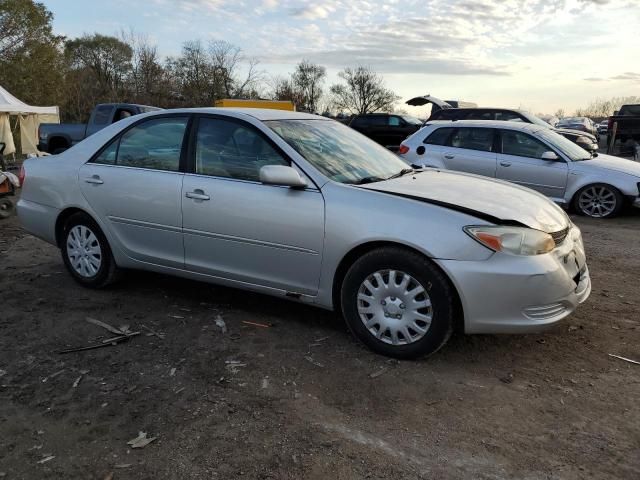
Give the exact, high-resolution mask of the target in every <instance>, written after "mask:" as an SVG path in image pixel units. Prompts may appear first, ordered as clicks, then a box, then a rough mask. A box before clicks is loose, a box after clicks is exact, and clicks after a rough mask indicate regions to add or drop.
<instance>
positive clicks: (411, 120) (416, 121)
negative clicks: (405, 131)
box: [402, 115, 422, 125]
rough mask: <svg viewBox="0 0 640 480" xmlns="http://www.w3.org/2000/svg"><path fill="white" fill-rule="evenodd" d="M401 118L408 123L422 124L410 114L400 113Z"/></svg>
mask: <svg viewBox="0 0 640 480" xmlns="http://www.w3.org/2000/svg"><path fill="white" fill-rule="evenodd" d="M402 118H404V121H405V122H407V123H408V124H409V125H422V120H420V119H418V118H416V117H412V116H411V115H402Z"/></svg>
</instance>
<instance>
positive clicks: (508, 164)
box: [500, 162, 511, 167]
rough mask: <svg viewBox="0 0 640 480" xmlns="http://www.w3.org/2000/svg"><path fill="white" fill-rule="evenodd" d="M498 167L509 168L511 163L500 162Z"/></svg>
mask: <svg viewBox="0 0 640 480" xmlns="http://www.w3.org/2000/svg"><path fill="white" fill-rule="evenodd" d="M500 165H502V166H503V167H510V166H511V162H500Z"/></svg>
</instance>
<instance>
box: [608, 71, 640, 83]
mask: <svg viewBox="0 0 640 480" xmlns="http://www.w3.org/2000/svg"><path fill="white" fill-rule="evenodd" d="M611 79H612V80H638V81H640V73H636V72H624V73H621V74H620V75H616V76H615V77H611Z"/></svg>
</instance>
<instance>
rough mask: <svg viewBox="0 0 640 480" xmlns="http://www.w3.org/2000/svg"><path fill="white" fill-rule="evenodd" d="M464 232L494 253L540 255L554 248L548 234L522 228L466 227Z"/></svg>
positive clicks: (554, 243)
mask: <svg viewBox="0 0 640 480" xmlns="http://www.w3.org/2000/svg"><path fill="white" fill-rule="evenodd" d="M464 231H465V232H466V233H467V235H469V236H470V237H471V238H473V239H474V240H477V241H478V242H480V243H481V244H482V245H484V246H485V247H487V248H490V249H491V250H493V251H495V252H505V253H510V254H512V255H541V254H543V253H548V252H550V251H551V250H553V249H554V248H555V247H556V242H554V240H553V237H551V235H549V234H548V233H545V232H542V231H540V230H534V229H532V228H524V227H493V226H484V225H482V226H468V227H464Z"/></svg>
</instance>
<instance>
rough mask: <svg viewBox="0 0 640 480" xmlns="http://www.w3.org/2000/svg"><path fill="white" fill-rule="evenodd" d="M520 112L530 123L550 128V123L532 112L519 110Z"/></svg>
mask: <svg viewBox="0 0 640 480" xmlns="http://www.w3.org/2000/svg"><path fill="white" fill-rule="evenodd" d="M520 113H522V115H524V117H525V118H526V119H527V120H529V121H530V122H531V123H535V124H536V125H539V126H541V127H545V128H552V127H551V125H549V124H548V123H547V122H545V121H544V120H542V119H541V118H540V117H536V116H535V115H534V114H533V113H529V112H520Z"/></svg>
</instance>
